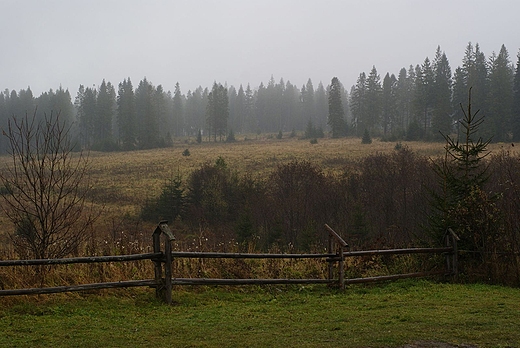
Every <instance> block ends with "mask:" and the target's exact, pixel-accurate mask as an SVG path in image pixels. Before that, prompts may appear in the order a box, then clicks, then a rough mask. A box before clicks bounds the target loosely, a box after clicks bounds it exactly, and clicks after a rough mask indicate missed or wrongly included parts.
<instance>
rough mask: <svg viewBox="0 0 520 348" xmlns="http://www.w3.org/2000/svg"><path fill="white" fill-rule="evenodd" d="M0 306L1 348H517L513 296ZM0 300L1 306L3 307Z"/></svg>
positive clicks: (363, 289)
mask: <svg viewBox="0 0 520 348" xmlns="http://www.w3.org/2000/svg"><path fill="white" fill-rule="evenodd" d="M151 293H152V291H125V292H124V293H123V292H120V293H119V294H118V295H115V296H114V294H113V293H112V295H111V296H100V295H99V294H76V295H55V296H43V297H42V298H40V299H24V298H19V299H11V300H9V302H7V301H5V299H0V301H1V302H3V303H2V306H1V307H0V346H2V347H17V348H20V347H55V348H59V347H92V348H95V347H124V346H128V347H159V346H167V347H350V348H356V347H409V348H410V347H444V348H447V347H481V348H484V347H518V346H519V343H518V342H520V332H519V331H518V320H519V319H520V304H519V303H520V290H519V289H513V288H506V287H498V286H490V285H480V284H473V285H462V284H443V283H432V282H429V281H417V280H416V281H399V282H394V283H388V284H383V285H377V286H361V285H356V286H351V287H349V288H347V289H346V290H345V291H343V292H342V291H339V290H335V289H330V288H327V287H325V286H314V287H309V286H307V287H280V286H277V287H263V288H254V287H253V288H252V287H248V288H233V290H230V289H228V288H218V287H217V288H197V289H192V288H182V287H181V288H176V289H175V290H174V294H173V299H174V304H173V305H171V306H166V305H164V304H161V303H160V302H157V301H156V300H155V299H154V298H153V297H152V296H153V295H152V294H151ZM2 300H4V301H2Z"/></svg>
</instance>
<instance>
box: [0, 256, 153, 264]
mask: <svg viewBox="0 0 520 348" xmlns="http://www.w3.org/2000/svg"><path fill="white" fill-rule="evenodd" d="M161 257H163V254H162V253H148V254H132V255H118V256H89V257H71V258H65V259H35V260H4V261H0V267H2V266H46V265H70V264H75V263H101V262H124V261H140V260H153V259H157V258H161Z"/></svg>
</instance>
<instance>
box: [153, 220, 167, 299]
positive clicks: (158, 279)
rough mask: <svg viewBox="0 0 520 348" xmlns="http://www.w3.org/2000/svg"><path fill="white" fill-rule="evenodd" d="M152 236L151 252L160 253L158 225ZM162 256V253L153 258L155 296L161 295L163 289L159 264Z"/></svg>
mask: <svg viewBox="0 0 520 348" xmlns="http://www.w3.org/2000/svg"><path fill="white" fill-rule="evenodd" d="M152 237H153V252H154V253H161V254H162V251H161V230H160V229H159V227H157V228H156V229H155V230H154V232H153V234H152ZM163 257H164V254H163V255H162V256H161V257H160V258H157V259H153V264H154V279H155V284H156V285H155V297H157V298H160V297H161V293H162V292H163V289H164V283H163V280H162V279H163V277H162V265H161V261H162V258H163Z"/></svg>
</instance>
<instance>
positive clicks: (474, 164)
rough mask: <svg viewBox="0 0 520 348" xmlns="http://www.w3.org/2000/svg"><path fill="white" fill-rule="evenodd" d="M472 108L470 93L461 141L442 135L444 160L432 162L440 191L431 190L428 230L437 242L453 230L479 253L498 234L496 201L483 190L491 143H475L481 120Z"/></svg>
mask: <svg viewBox="0 0 520 348" xmlns="http://www.w3.org/2000/svg"><path fill="white" fill-rule="evenodd" d="M471 107H472V102H471V89H470V91H469V98H468V106H467V109H466V110H463V114H464V118H463V119H462V121H461V126H462V129H463V130H462V139H461V141H459V139H457V140H455V139H453V138H451V137H450V136H449V135H443V136H444V139H445V140H446V147H445V148H446V152H445V156H444V159H443V160H442V161H439V162H433V169H434V171H435V173H436V174H437V176H438V178H439V187H440V191H435V190H431V194H432V207H433V208H434V214H432V215H431V216H430V226H431V228H432V232H434V235H435V236H437V237H438V238H439V239H440V237H441V236H442V235H444V233H445V231H446V230H447V229H448V228H452V229H453V230H454V231H455V233H457V234H458V235H459V237H461V239H462V241H461V243H462V246H463V247H466V248H468V249H470V250H477V251H478V250H480V251H481V250H482V249H483V248H485V247H486V246H487V244H488V242H489V241H490V236H491V235H492V234H494V233H497V232H498V231H499V229H498V228H497V222H498V214H497V213H496V211H495V205H494V200H495V198H496V197H494V196H492V195H491V194H489V193H487V192H485V191H484V189H483V186H484V184H485V183H486V181H487V180H488V178H489V175H488V173H487V165H486V164H485V162H484V158H485V157H486V156H487V155H488V154H489V152H488V150H487V146H488V145H489V143H490V141H491V139H488V140H483V139H482V138H481V137H478V139H477V140H474V139H475V137H476V136H477V134H478V132H479V127H480V126H481V125H482V124H483V122H484V118H483V117H480V116H478V113H479V111H477V112H473V110H472V108H471ZM461 108H462V105H461Z"/></svg>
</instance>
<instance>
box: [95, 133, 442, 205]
mask: <svg viewBox="0 0 520 348" xmlns="http://www.w3.org/2000/svg"><path fill="white" fill-rule="evenodd" d="M239 139H240V138H239ZM402 144H403V145H406V146H408V147H409V148H410V149H412V150H413V151H415V152H416V153H418V154H420V155H425V156H436V155H439V154H440V153H442V151H443V144H442V143H423V142H403V143H402ZM395 145H396V143H392V142H380V141H377V140H376V141H374V142H373V143H372V144H369V145H362V144H361V140H360V139H358V138H349V139H319V140H318V144H311V143H310V142H309V141H308V140H298V139H296V138H292V139H291V138H287V139H281V140H278V139H274V138H273V139H261V140H248V141H243V140H239V141H237V142H235V143H231V144H228V143H220V142H217V143H213V142H212V143H208V142H204V143H202V144H196V143H195V144H193V143H190V144H186V143H177V144H175V146H174V147H173V148H166V149H154V150H144V151H132V152H117V153H100V152H93V153H91V154H90V159H91V161H92V179H93V181H94V182H95V183H96V185H95V186H96V190H100V191H101V192H100V194H101V193H102V194H104V195H105V194H110V197H106V196H105V198H107V199H109V200H110V202H109V205H112V204H116V205H117V206H118V207H122V206H125V207H126V208H128V209H129V210H130V211H132V210H134V209H135V208H136V205H138V204H140V202H142V201H143V199H145V198H147V197H151V196H153V195H157V194H158V193H159V192H160V188H161V186H162V184H163V183H164V182H165V181H166V180H168V179H170V178H173V177H174V176H176V175H177V174H181V175H182V176H183V178H186V177H187V176H188V174H189V173H190V172H191V171H192V170H194V169H197V168H199V167H200V166H201V165H202V164H204V163H215V161H216V160H217V158H219V157H222V158H223V159H224V160H225V161H226V163H227V164H228V166H229V168H231V169H232V170H236V171H238V172H239V173H242V174H246V173H249V174H251V175H253V176H255V177H262V176H264V175H267V174H268V173H270V172H271V171H272V170H273V169H275V168H276V166H277V165H279V164H283V163H287V162H289V161H292V160H307V161H310V162H312V163H315V164H317V165H319V166H321V167H322V168H323V170H324V171H325V172H331V171H336V170H340V169H342V168H343V167H344V165H345V163H346V161H347V160H350V159H355V158H362V157H365V156H367V155H370V154H375V153H388V152H392V151H394V148H395ZM185 149H188V150H189V152H190V156H183V155H182V152H183V151H184V150H185Z"/></svg>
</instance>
